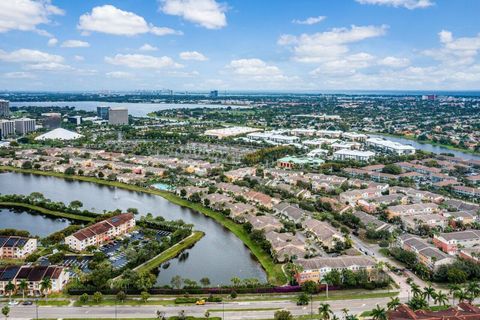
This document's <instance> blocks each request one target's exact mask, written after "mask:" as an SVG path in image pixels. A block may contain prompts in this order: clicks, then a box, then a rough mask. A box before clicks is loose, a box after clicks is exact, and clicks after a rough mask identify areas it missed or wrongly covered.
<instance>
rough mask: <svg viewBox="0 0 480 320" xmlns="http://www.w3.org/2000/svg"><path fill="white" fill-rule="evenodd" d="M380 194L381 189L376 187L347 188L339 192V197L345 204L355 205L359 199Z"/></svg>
mask: <svg viewBox="0 0 480 320" xmlns="http://www.w3.org/2000/svg"><path fill="white" fill-rule="evenodd" d="M381 195H382V191H381V190H379V189H377V188H368V189H359V190H349V191H345V192H342V193H340V195H339V199H340V201H341V202H343V203H345V204H350V205H355V204H356V203H357V201H358V200H360V199H371V198H374V197H379V196H381Z"/></svg>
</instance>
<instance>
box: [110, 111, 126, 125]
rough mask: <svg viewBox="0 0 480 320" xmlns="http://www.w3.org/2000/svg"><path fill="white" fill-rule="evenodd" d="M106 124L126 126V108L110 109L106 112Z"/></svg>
mask: <svg viewBox="0 0 480 320" xmlns="http://www.w3.org/2000/svg"><path fill="white" fill-rule="evenodd" d="M108 124H110V125H114V126H116V125H127V124H128V109H127V108H110V110H109V111H108Z"/></svg>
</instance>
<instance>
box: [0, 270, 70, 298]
mask: <svg viewBox="0 0 480 320" xmlns="http://www.w3.org/2000/svg"><path fill="white" fill-rule="evenodd" d="M45 278H48V279H50V281H51V283H52V288H51V289H49V290H48V293H54V292H60V291H62V290H63V289H64V288H65V286H66V285H67V283H68V280H69V273H68V272H67V270H66V269H65V268H63V267H61V266H55V265H50V266H11V267H0V295H6V294H7V292H6V290H5V286H6V285H7V284H8V283H9V282H11V283H12V284H13V285H15V287H17V288H18V285H19V284H20V282H21V281H22V280H25V281H26V282H27V283H28V288H27V290H26V291H25V294H26V295H27V296H38V295H40V294H42V293H43V292H42V288H41V282H42V280H43V279H45ZM17 293H20V292H19V291H18V289H17Z"/></svg>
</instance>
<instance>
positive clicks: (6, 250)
mask: <svg viewBox="0 0 480 320" xmlns="http://www.w3.org/2000/svg"><path fill="white" fill-rule="evenodd" d="M35 250H37V239H35V238H24V237H17V236H0V259H25V258H26V257H27V256H28V255H29V254H31V253H32V252H34V251H35Z"/></svg>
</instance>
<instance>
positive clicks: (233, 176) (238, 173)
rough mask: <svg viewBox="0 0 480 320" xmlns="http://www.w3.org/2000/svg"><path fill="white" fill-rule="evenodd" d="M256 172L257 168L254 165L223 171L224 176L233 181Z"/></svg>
mask: <svg viewBox="0 0 480 320" xmlns="http://www.w3.org/2000/svg"><path fill="white" fill-rule="evenodd" d="M256 172H257V169H256V168H254V167H246V168H239V169H235V170H230V171H227V172H225V173H224V175H225V177H227V179H228V181H230V182H234V181H237V180H241V179H243V178H245V177H246V176H254V175H255V174H256Z"/></svg>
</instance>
